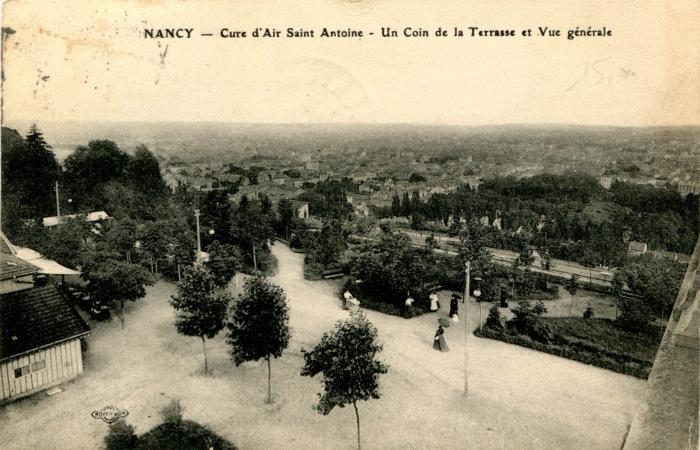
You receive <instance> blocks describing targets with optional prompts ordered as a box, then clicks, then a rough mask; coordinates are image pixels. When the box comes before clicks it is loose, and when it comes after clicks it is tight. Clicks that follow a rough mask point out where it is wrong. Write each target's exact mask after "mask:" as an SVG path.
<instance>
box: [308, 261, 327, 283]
mask: <svg viewBox="0 0 700 450" xmlns="http://www.w3.org/2000/svg"><path fill="white" fill-rule="evenodd" d="M304 278H305V279H307V280H312V281H316V280H320V279H322V278H323V265H322V264H321V263H315V262H306V261H304Z"/></svg>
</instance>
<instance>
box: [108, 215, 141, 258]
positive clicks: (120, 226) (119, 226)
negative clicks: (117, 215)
mask: <svg viewBox="0 0 700 450" xmlns="http://www.w3.org/2000/svg"><path fill="white" fill-rule="evenodd" d="M136 235H137V229H136V222H134V221H133V220H131V219H129V218H128V217H127V218H125V219H122V220H118V221H117V220H115V221H114V223H113V224H112V227H111V228H110V229H109V231H108V232H107V235H106V236H105V239H106V241H107V245H108V246H109V249H110V250H112V251H116V252H119V253H121V254H123V255H124V257H125V259H126V262H127V263H129V264H131V250H132V249H133V248H134V244H135V243H136Z"/></svg>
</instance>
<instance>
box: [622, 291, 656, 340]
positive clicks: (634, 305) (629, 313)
mask: <svg viewBox="0 0 700 450" xmlns="http://www.w3.org/2000/svg"><path fill="white" fill-rule="evenodd" d="M652 317H653V314H652V312H651V308H650V307H649V305H647V304H646V303H645V302H643V301H642V300H638V299H635V298H624V299H622V300H621V301H620V316H619V317H618V318H617V320H616V322H617V323H618V324H619V325H620V326H621V327H622V328H623V329H625V330H628V331H633V332H639V331H645V330H647V328H648V327H649V322H651V320H652Z"/></svg>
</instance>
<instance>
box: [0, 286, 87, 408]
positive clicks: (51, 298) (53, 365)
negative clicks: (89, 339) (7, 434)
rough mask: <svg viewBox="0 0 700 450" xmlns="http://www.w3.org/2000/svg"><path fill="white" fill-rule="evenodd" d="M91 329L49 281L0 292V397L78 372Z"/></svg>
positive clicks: (8, 397)
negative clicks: (43, 283) (83, 347)
mask: <svg viewBox="0 0 700 450" xmlns="http://www.w3.org/2000/svg"><path fill="white" fill-rule="evenodd" d="M89 333H90V327H89V326H88V325H87V323H85V321H84V320H83V319H82V318H81V317H80V315H78V313H77V311H76V310H75V309H74V308H73V307H72V306H71V305H70V304H68V302H67V299H66V298H65V297H64V295H63V294H62V293H61V292H60V291H59V289H58V288H57V287H56V286H55V285H53V284H47V285H45V286H34V287H30V288H28V289H22V290H18V291H13V292H8V293H5V294H0V380H1V382H0V389H1V390H0V393H2V396H1V397H0V400H1V401H2V402H7V401H9V400H15V399H17V398H20V397H24V396H26V395H30V394H33V393H35V392H38V391H41V390H44V389H48V388H51V387H53V386H56V385H58V384H61V383H63V382H65V381H68V380H70V379H72V378H75V377H77V376H78V375H80V374H82V373H83V357H82V351H81V341H80V339H81V338H82V337H84V336H86V335H88V334H89Z"/></svg>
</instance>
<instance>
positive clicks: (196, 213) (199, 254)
mask: <svg viewBox="0 0 700 450" xmlns="http://www.w3.org/2000/svg"><path fill="white" fill-rule="evenodd" d="M194 216H195V217H196V218H197V261H199V260H200V259H201V258H202V238H201V237H200V236H199V210H198V209H195V210H194Z"/></svg>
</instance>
